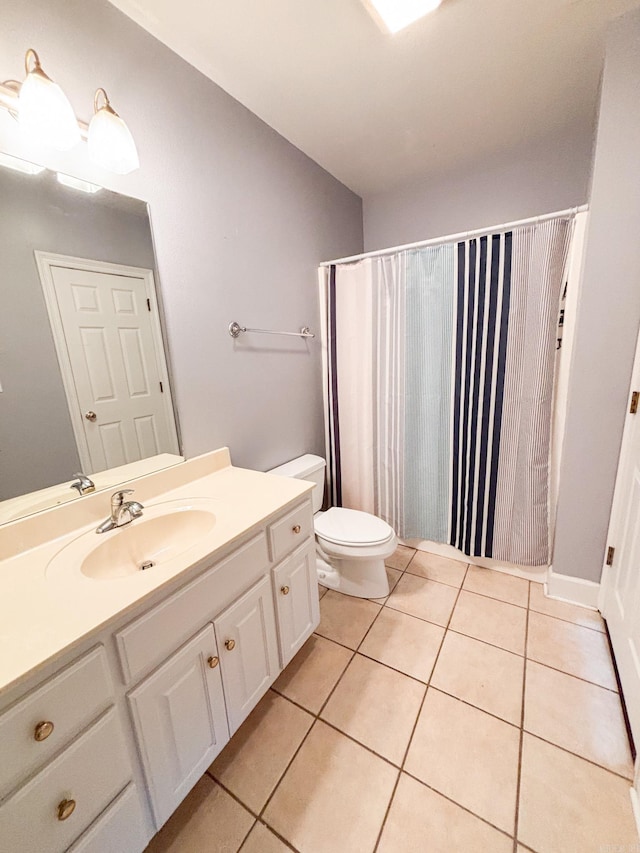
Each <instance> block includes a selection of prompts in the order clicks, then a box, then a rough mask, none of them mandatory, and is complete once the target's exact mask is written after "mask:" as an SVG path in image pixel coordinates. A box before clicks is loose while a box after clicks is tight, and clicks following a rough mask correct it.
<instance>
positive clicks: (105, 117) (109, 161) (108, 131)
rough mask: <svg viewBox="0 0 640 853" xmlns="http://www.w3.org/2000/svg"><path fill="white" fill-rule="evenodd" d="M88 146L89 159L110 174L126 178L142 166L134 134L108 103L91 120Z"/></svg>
mask: <svg viewBox="0 0 640 853" xmlns="http://www.w3.org/2000/svg"><path fill="white" fill-rule="evenodd" d="M88 143H89V157H90V158H91V159H92V160H93V162H94V163H96V164H97V165H98V166H102V167H103V168H104V169H108V170H109V171H110V172H115V173H116V174H118V175H126V174H128V173H129V172H133V170H134V169H137V168H139V166H140V160H139V159H138V152H137V150H136V144H135V142H134V141H133V136H132V135H131V131H130V130H129V128H128V127H127V125H126V124H125V123H124V122H123V121H122V119H121V118H120V116H119V115H118V114H117V113H116V112H114V111H113V110H112V109H111V107H110V106H109V104H108V103H107V105H106V106H104V107H101V108H100V109H99V110H97V112H96V113H95V114H94V116H93V118H92V119H91V124H90V125H89V138H88Z"/></svg>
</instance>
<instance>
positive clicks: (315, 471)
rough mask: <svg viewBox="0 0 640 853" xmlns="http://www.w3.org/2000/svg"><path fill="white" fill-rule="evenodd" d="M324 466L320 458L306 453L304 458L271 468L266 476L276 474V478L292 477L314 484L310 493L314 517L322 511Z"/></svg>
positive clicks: (299, 457) (300, 457) (324, 463)
mask: <svg viewBox="0 0 640 853" xmlns="http://www.w3.org/2000/svg"><path fill="white" fill-rule="evenodd" d="M326 464H327V463H326V462H325V461H324V459H323V458H322V457H321V456H314V455H313V454H312V453H306V454H305V455H304V456H298V458H297V459H292V460H291V462H285V464H284V465H278V467H277V468H272V469H271V470H270V471H267V474H277V475H278V477H293V478H294V479H296V480H308V481H309V482H310V483H314V484H315V489H314V490H313V492H312V493H311V500H312V502H313V513H314V515H315V513H316V512H319V511H320V510H321V509H322V501H323V500H324V469H325V466H326Z"/></svg>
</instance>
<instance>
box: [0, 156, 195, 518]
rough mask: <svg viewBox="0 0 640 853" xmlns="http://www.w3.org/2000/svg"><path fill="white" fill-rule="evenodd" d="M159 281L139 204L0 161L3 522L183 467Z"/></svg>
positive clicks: (0, 484)
mask: <svg viewBox="0 0 640 853" xmlns="http://www.w3.org/2000/svg"><path fill="white" fill-rule="evenodd" d="M157 284H158V276H157V268H156V261H155V255H154V249H153V241H152V235H151V223H150V219H149V211H148V208H147V205H146V203H144V202H142V201H139V200H138V199H133V198H128V197H126V196H123V195H119V194H117V193H114V192H111V191H109V190H106V189H104V188H102V187H99V186H97V185H95V184H88V183H87V182H86V181H81V180H78V179H75V178H73V177H70V176H67V175H63V174H60V173H56V172H52V171H50V170H48V169H45V168H43V167H40V166H37V165H35V164H32V163H27V162H25V161H22V160H17V159H16V158H14V157H9V156H7V155H4V154H0V294H1V297H2V305H1V307H0V524H2V523H6V522H8V521H12V520H14V519H16V518H19V517H21V516H23V515H28V514H31V513H33V512H38V511H40V510H42V509H45V508H47V507H49V506H55V505H56V504H59V503H62V502H66V501H68V500H73V499H77V498H78V497H79V492H78V491H76V490H74V489H73V488H70V482H71V481H72V480H73V479H74V475H75V473H76V472H79V471H82V472H84V473H85V474H87V475H89V476H90V477H91V478H92V479H94V482H95V484H96V488H109V487H111V486H113V485H115V484H117V483H119V482H124V481H126V480H127V479H131V478H132V477H135V476H139V475H140V474H143V473H148V472H149V471H151V470H157V469H159V468H162V467H166V466H167V465H171V464H176V463H177V462H179V461H181V460H180V457H179V454H180V443H179V431H178V424H177V419H176V417H175V411H174V406H173V398H172V393H171V387H170V383H169V370H168V358H167V350H166V345H165V339H164V335H163V320H162V315H161V305H160V299H159V294H158V291H157V289H156V288H157ZM143 460H145V461H144V462H143ZM101 472H104V473H101Z"/></svg>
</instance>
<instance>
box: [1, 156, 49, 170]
mask: <svg viewBox="0 0 640 853" xmlns="http://www.w3.org/2000/svg"><path fill="white" fill-rule="evenodd" d="M0 166H4V167H5V169H13V171H14V172H22V174H23V175H39V174H40V172H44V166H37V165H36V164H35V163H29V162H27V160H21V159H20V158H19V157H12V156H11V155H10V154H3V153H2V152H1V151H0Z"/></svg>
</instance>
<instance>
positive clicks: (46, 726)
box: [33, 720, 53, 741]
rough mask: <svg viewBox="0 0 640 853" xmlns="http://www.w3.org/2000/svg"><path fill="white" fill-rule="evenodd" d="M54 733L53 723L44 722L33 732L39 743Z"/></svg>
mask: <svg viewBox="0 0 640 853" xmlns="http://www.w3.org/2000/svg"><path fill="white" fill-rule="evenodd" d="M52 731H53V723H51V722H49V720H43V721H42V722H41V723H38V725H37V726H36V727H35V729H34V730H33V736H34V738H35V739H36V740H37V741H42V740H46V739H47V738H48V737H49V735H50V734H51V732H52Z"/></svg>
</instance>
